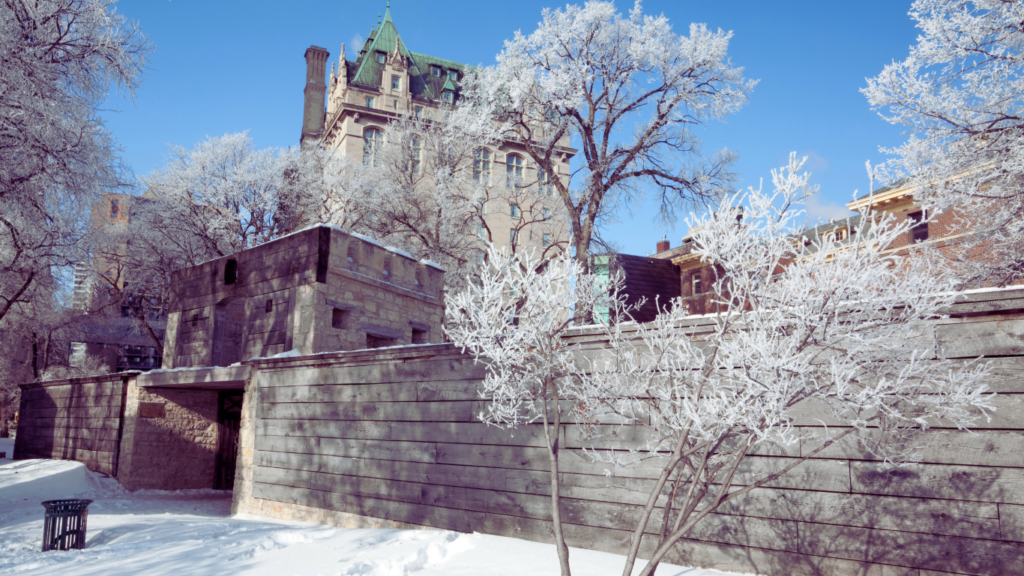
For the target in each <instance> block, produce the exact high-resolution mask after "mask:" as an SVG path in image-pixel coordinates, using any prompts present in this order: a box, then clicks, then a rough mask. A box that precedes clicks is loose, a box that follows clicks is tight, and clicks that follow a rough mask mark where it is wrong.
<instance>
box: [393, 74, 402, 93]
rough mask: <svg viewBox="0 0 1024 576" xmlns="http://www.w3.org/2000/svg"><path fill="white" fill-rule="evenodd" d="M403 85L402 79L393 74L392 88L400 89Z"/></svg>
mask: <svg viewBox="0 0 1024 576" xmlns="http://www.w3.org/2000/svg"><path fill="white" fill-rule="evenodd" d="M401 87H402V81H401V80H399V78H398V76H392V77H391V89H392V90H398V89H399V88H401Z"/></svg>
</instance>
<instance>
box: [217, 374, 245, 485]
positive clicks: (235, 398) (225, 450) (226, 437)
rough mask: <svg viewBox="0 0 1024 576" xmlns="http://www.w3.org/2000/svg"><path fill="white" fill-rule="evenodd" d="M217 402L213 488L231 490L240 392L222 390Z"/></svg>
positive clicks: (235, 455)
mask: <svg viewBox="0 0 1024 576" xmlns="http://www.w3.org/2000/svg"><path fill="white" fill-rule="evenodd" d="M217 402H218V404H217V465H216V472H215V474H216V478H215V479H214V488H216V489H217V490H231V489H233V488H234V486H235V460H237V459H238V431H239V430H240V429H241V427H242V392H241V391H240V390H222V391H221V392H220V394H219V395H218V399H217Z"/></svg>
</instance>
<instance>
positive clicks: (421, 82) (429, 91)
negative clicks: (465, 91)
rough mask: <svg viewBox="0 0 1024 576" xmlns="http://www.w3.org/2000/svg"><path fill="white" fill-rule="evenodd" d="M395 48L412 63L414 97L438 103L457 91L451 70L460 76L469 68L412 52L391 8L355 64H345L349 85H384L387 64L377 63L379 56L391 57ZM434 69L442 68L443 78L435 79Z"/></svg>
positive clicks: (411, 89)
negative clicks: (449, 93) (451, 76)
mask: <svg viewBox="0 0 1024 576" xmlns="http://www.w3.org/2000/svg"><path fill="white" fill-rule="evenodd" d="M396 46H397V47H398V53H399V54H401V55H402V56H404V57H405V58H406V59H407V62H408V64H409V91H410V93H411V94H412V95H413V96H417V97H420V98H426V99H428V100H439V99H440V97H441V94H442V93H443V92H444V90H457V89H458V88H457V86H456V85H455V84H454V83H453V82H452V81H451V79H450V78H449V77H448V70H458V71H459V73H460V74H461V73H462V71H463V70H465V69H466V68H468V66H466V65H465V64H460V63H458V62H454V61H452V60H445V59H443V58H436V57H434V56H428V55H426V54H420V53H417V52H411V51H409V49H408V48H407V47H406V45H405V42H403V41H402V37H401V36H400V35H399V34H398V29H397V28H396V27H395V23H394V21H393V20H392V19H391V9H390V7H389V8H388V10H387V11H386V12H385V13H384V20H383V21H382V22H381V24H380V28H376V29H374V30H371V31H370V35H369V36H368V37H367V39H366V42H364V43H363V47H362V49H361V50H360V51H359V56H358V57H357V58H356V61H355V62H347V61H346V62H345V64H346V67H347V69H348V72H349V75H348V77H349V83H350V84H357V85H362V86H367V87H372V88H379V87H380V86H383V85H384V78H383V75H384V64H382V63H380V62H378V61H377V54H378V53H384V54H385V58H388V57H389V56H390V55H391V54H393V53H394V51H395V47H396ZM433 67H437V68H439V69H440V72H441V73H440V75H438V76H434V74H433Z"/></svg>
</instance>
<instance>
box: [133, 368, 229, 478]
mask: <svg viewBox="0 0 1024 576" xmlns="http://www.w3.org/2000/svg"><path fill="white" fill-rule="evenodd" d="M217 399H218V391H217V390H179V389H172V388H144V387H141V386H139V385H138V382H137V381H132V382H131V383H129V385H128V392H127V400H128V401H127V405H126V410H125V427H124V437H123V438H122V441H121V466H120V470H119V471H118V474H117V480H118V482H120V483H121V484H123V485H124V486H125V488H128V489H129V490H138V489H140V488H153V489H159V490H184V489H190V488H213V487H214V466H215V462H216V452H217V436H218V430H217V426H218V424H217Z"/></svg>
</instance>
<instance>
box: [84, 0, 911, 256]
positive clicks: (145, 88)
mask: <svg viewBox="0 0 1024 576" xmlns="http://www.w3.org/2000/svg"><path fill="white" fill-rule="evenodd" d="M616 4H617V6H618V7H619V9H620V11H628V10H629V9H630V7H631V6H632V4H631V3H628V2H617V3H616ZM545 6H552V7H554V6H561V4H553V3H551V2H550V0H548V1H534V0H519V1H517V2H514V3H509V2H471V1H463V0H448V1H445V2H422V1H419V0H416V1H413V0H393V1H392V3H391V14H392V18H393V20H394V21H395V25H396V26H397V27H398V31H399V33H400V34H401V35H402V38H403V39H404V40H405V42H406V44H407V45H408V46H409V48H410V49H411V50H414V51H416V52H423V53H427V54H432V55H435V56H439V57H442V58H447V59H451V60H456V61H460V62H464V63H467V64H485V65H487V64H491V63H493V62H494V56H495V55H496V54H497V53H498V52H499V51H500V50H501V46H502V41H503V40H504V39H506V38H509V37H511V36H512V34H513V33H514V32H515V31H516V30H522V31H523V32H524V33H528V32H530V31H532V30H534V29H535V28H536V25H537V22H538V21H539V20H540V14H541V10H542V9H543V8H544V7H545ZM643 6H644V11H645V12H646V13H655V14H656V13H664V14H665V15H666V16H667V17H668V18H669V21H670V22H672V24H673V26H674V27H675V29H676V31H677V32H679V33H685V32H686V31H687V30H688V28H689V24H690V23H691V22H704V23H706V24H708V26H709V27H712V28H721V29H723V30H732V31H733V32H734V34H735V36H734V38H733V40H732V44H731V45H730V49H729V53H730V56H731V58H732V61H733V63H734V64H735V65H738V66H743V67H744V68H745V69H746V75H747V77H748V78H755V79H759V80H760V84H758V86H757V87H756V88H755V89H754V91H753V93H752V94H751V95H750V97H749V103H748V105H747V106H746V107H745V108H744V109H743V110H741V111H740V112H739V113H738V114H735V115H733V116H731V117H729V118H728V119H727V121H726V122H725V123H720V122H716V123H712V124H710V125H709V126H708V127H707V129H706V130H705V131H704V133H703V138H704V141H705V146H704V147H705V151H707V152H710V151H711V150H713V149H718V148H723V147H727V148H729V149H731V150H735V151H737V152H738V153H739V155H740V159H739V162H738V164H737V166H736V170H737V172H738V173H739V175H740V178H741V179H742V180H741V182H740V184H741V185H742V186H748V185H749V186H757V184H758V182H759V180H760V179H762V178H763V179H764V180H765V182H766V184H765V185H766V186H767V185H768V184H770V170H771V169H772V168H773V167H778V166H780V165H782V164H783V163H785V162H786V158H787V156H788V154H789V152H790V151H795V152H797V153H798V154H801V155H806V156H808V157H809V160H808V162H807V164H806V165H805V169H808V170H810V171H811V172H812V173H813V177H812V182H814V183H816V184H819V185H820V186H821V195H820V197H819V198H818V199H817V200H816V201H815V202H814V203H812V205H810V206H809V213H810V214H811V215H812V216H815V217H828V216H838V215H842V214H844V213H846V210H845V208H844V207H843V206H842V205H843V204H845V203H846V202H848V201H849V200H850V199H851V197H852V196H853V194H854V191H855V190H859V191H860V192H861V193H864V192H866V191H867V187H868V180H867V175H866V172H865V169H864V161H865V160H871V161H872V163H873V164H874V163H878V162H881V161H882V160H884V159H885V156H884V155H883V154H881V153H880V152H879V151H878V147H879V146H880V145H881V146H894V145H897V144H899V143H901V142H902V141H903V139H904V136H903V135H902V133H901V130H900V129H899V128H897V127H894V126H891V125H889V124H887V123H886V122H885V121H883V120H882V119H881V118H879V117H878V115H877V114H876V113H875V112H874V111H872V110H871V109H870V108H869V107H868V105H867V101H866V100H865V99H864V97H863V96H862V95H861V94H860V93H859V92H858V89H859V88H861V87H863V86H864V85H865V80H864V79H865V78H866V77H869V76H874V75H876V74H877V73H878V72H880V71H881V69H882V67H883V66H884V65H885V64H887V63H889V62H891V61H893V60H902V59H903V58H905V57H906V55H907V52H908V47H909V46H910V45H911V44H913V43H914V42H915V39H916V36H917V30H916V29H915V28H914V26H913V22H912V21H911V20H910V18H909V17H908V16H907V10H908V9H909V7H910V0H885V1H875V0H862V1H859V2H821V1H820V0H773V1H769V2H766V1H764V0H761V1H754V0H719V1H717V2H707V1H700V2H698V1H691V0H675V1H654V0H648V1H646V2H644V5H643ZM117 7H118V11H119V12H121V13H122V14H125V15H126V16H128V17H130V18H133V19H135V20H138V21H139V22H140V24H141V26H142V29H143V31H144V32H145V33H146V34H147V35H148V36H149V39H150V41H151V42H152V43H153V45H154V47H155V51H154V52H153V54H152V58H151V61H150V65H149V70H148V71H147V73H146V76H145V79H144V81H143V83H142V86H141V88H140V89H139V91H138V92H137V94H136V98H135V100H134V102H132V101H130V100H127V99H125V98H123V97H121V96H116V97H112V98H111V99H110V100H109V101H108V102H107V105H106V107H107V109H106V111H105V112H104V118H105V119H106V121H107V125H108V127H109V128H110V130H111V131H112V132H113V134H114V137H115V138H116V139H117V140H118V142H119V143H120V145H121V147H122V148H123V158H124V160H125V161H126V162H127V164H128V165H129V166H130V167H131V168H132V169H133V170H134V171H135V172H136V173H138V174H146V173H148V172H150V171H151V170H153V169H154V168H157V167H159V166H161V165H162V164H163V163H164V156H165V154H166V152H167V145H168V144H175V145H182V146H186V147H191V146H193V145H194V144H195V143H196V142H198V141H200V140H202V139H203V138H205V137H206V136H207V135H210V136H218V135H222V134H225V133H228V132H238V131H242V130H249V134H250V136H251V137H252V138H253V139H254V140H255V142H256V144H257V145H259V146H292V145H295V144H297V143H298V137H299V132H300V127H301V123H302V98H303V96H302V89H303V82H304V77H305V62H304V60H303V52H304V51H305V49H306V48H307V47H308V46H309V45H311V44H316V45H318V46H323V47H325V48H327V49H328V50H329V51H330V52H331V58H332V59H336V58H337V56H338V51H339V50H340V46H341V43H342V42H344V43H346V44H347V51H348V56H349V58H350V59H351V58H353V57H354V55H355V51H356V50H357V44H356V43H357V42H359V40H360V39H361V38H363V37H365V36H366V34H367V33H368V32H369V30H370V29H371V28H372V27H373V25H374V24H375V23H376V22H377V14H378V12H383V11H384V8H385V1H384V0H375V1H372V2H351V1H334V2H326V1H319V0H315V1H314V0H310V1H302V0H294V1H292V2H289V3H283V2H268V1H254V0H250V1H248V2H241V1H236V0H215V1H210V0H205V1H203V0H121V1H120V2H119V3H118V4H117ZM620 220H621V222H620V223H618V224H615V225H613V226H612V227H611V228H610V229H609V231H608V233H607V236H608V237H609V238H610V239H611V240H613V241H614V242H615V243H616V244H617V245H618V247H619V249H620V250H621V251H623V252H626V253H631V254H646V253H648V252H650V251H652V250H653V248H654V245H655V243H656V242H657V241H658V240H660V239H661V236H662V235H663V234H666V235H668V238H669V240H671V241H672V245H673V246H676V245H678V244H679V239H680V238H681V237H682V236H683V234H684V233H685V231H686V227H685V224H684V223H682V222H679V223H678V224H677V225H675V226H674V227H665V226H662V225H661V224H659V223H657V222H656V221H655V214H654V210H653V208H652V207H651V206H648V205H646V204H638V205H636V206H634V207H633V211H632V213H622V214H621V216H620Z"/></svg>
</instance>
